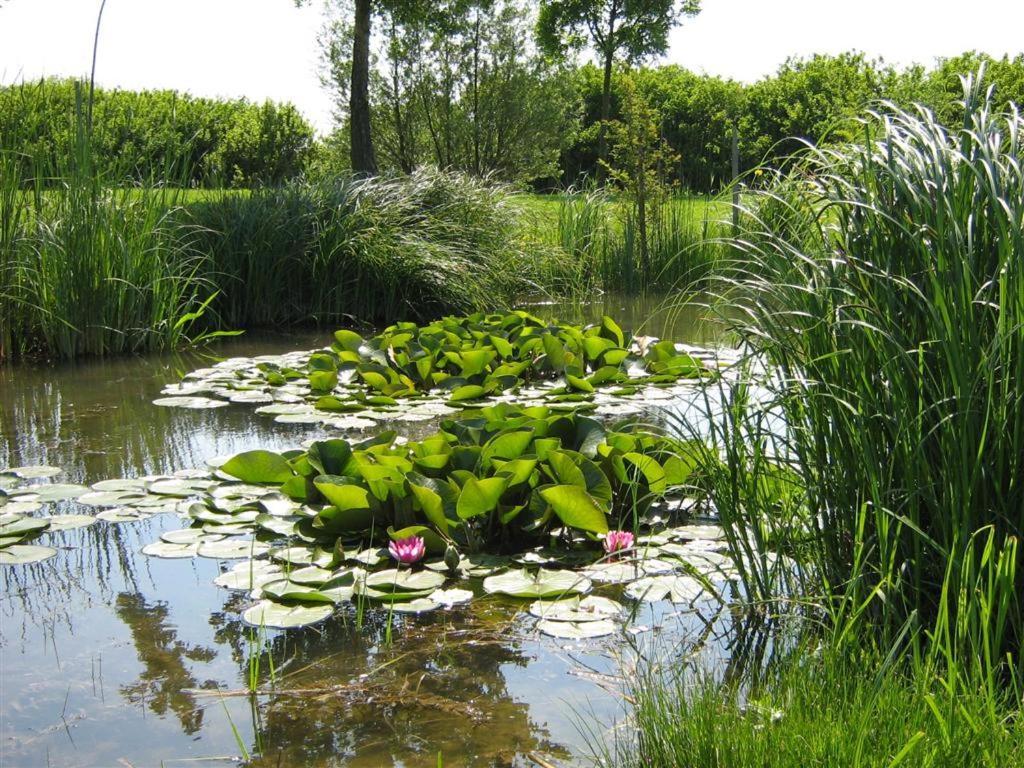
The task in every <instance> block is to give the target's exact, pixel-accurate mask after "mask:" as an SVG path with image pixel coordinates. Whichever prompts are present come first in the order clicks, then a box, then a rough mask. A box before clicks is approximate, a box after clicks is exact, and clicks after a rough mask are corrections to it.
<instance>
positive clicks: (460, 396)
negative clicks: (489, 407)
mask: <svg viewBox="0 0 1024 768" xmlns="http://www.w3.org/2000/svg"><path fill="white" fill-rule="evenodd" d="M485 394H487V391H486V390H485V389H484V388H483V387H481V386H480V385H478V384H463V385H462V386H461V387H456V388H455V389H453V390H452V394H451V396H450V397H449V398H448V399H449V401H450V402H453V403H461V402H463V401H465V400H478V399H479V398H481V397H483V396H484V395H485Z"/></svg>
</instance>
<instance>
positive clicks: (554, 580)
mask: <svg viewBox="0 0 1024 768" xmlns="http://www.w3.org/2000/svg"><path fill="white" fill-rule="evenodd" d="M590 587H591V582H590V579H588V578H586V577H583V576H580V575H579V574H577V573H574V572H572V571H546V570H544V569H543V568H542V569H541V570H539V571H537V573H530V572H529V571H527V570H526V569H525V568H524V569H522V570H518V571H506V572H505V573H499V574H498V575H496V576H488V577H487V578H486V579H484V591H485V592H488V593H490V594H495V593H497V594H502V595H509V596H511V597H529V598H544V597H561V596H569V595H578V594H583V593H585V592H589V591H590Z"/></svg>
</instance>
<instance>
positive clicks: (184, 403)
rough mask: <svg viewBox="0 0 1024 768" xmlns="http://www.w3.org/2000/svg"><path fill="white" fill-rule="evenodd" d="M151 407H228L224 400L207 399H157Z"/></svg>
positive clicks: (197, 408)
mask: <svg viewBox="0 0 1024 768" xmlns="http://www.w3.org/2000/svg"><path fill="white" fill-rule="evenodd" d="M153 405H161V406H164V407H168V408H189V409H193V410H204V409H207V408H224V407H225V406H227V405H229V403H228V402H227V401H226V400H214V399H212V398H209V397H187V396H182V397H158V398H157V399H156V400H154V401H153Z"/></svg>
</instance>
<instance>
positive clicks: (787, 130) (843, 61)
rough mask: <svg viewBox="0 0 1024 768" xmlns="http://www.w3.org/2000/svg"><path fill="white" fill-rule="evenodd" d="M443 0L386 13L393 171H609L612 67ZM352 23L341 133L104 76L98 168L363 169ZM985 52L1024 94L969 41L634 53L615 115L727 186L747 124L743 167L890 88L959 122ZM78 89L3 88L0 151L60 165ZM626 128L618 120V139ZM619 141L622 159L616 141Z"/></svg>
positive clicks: (697, 179)
mask: <svg viewBox="0 0 1024 768" xmlns="http://www.w3.org/2000/svg"><path fill="white" fill-rule="evenodd" d="M431 5H432V7H434V8H435V9H436V13H437V14H438V15H437V16H436V17H430V16H424V15H420V16H411V17H410V16H403V15H402V14H398V13H396V14H393V15H392V14H388V13H383V14H381V15H380V16H379V18H378V23H377V25H376V30H377V31H376V33H375V42H374V45H373V47H372V54H373V55H372V58H371V62H372V67H371V70H370V83H369V94H370V101H371V112H370V114H371V120H372V123H371V126H372V133H373V137H374V144H375V148H376V154H377V160H378V162H379V167H380V169H381V170H383V171H387V172H399V173H410V172H412V171H413V170H415V169H417V168H422V167H437V168H442V169H453V170H458V171H462V172H465V173H468V174H470V175H473V176H478V177H482V176H489V177H493V178H497V179H501V180H504V181H509V182H512V183H517V184H525V185H528V186H530V187H532V188H535V189H542V190H548V189H559V188H565V187H568V186H572V185H577V186H578V185H580V184H582V183H584V182H585V181H586V180H588V179H596V178H598V177H599V175H600V171H601V169H602V166H601V164H600V163H599V162H598V156H599V143H600V127H601V124H602V121H601V114H602V101H603V98H604V95H603V89H604V72H603V65H596V64H583V65H579V66H577V65H574V64H572V63H571V62H570V61H568V60H566V59H564V58H559V57H552V56H550V55H548V54H545V53H544V52H543V51H542V50H541V49H540V48H539V46H537V45H536V44H535V42H534V40H535V37H534V36H533V35H534V30H535V24H536V18H535V16H534V15H533V14H532V13H531V7H532V6H531V3H529V2H528V1H527V0H494V2H486V3H467V2H466V1H465V0H452V2H451V3H450V5H439V4H431ZM381 19H383V23H382V22H381ZM346 24H347V22H346V21H345V18H344V17H343V16H338V17H336V18H334V19H333V20H332V22H331V23H330V25H329V26H328V27H326V28H325V32H324V35H323V41H322V42H323V46H324V54H325V56H324V58H325V70H324V80H325V83H326V84H327V85H328V86H329V87H330V88H331V90H332V93H333V94H334V95H335V101H336V104H337V106H338V109H337V123H336V125H337V128H336V129H335V130H334V131H333V132H332V133H330V134H329V135H328V136H325V137H321V138H319V139H317V138H316V137H315V135H314V131H313V129H312V127H311V126H310V124H309V123H308V122H307V121H306V120H305V119H304V118H303V117H302V115H301V114H300V113H299V111H298V110H297V109H296V108H295V107H294V106H293V105H291V104H275V103H272V102H267V103H265V104H253V103H250V102H247V101H245V100H244V99H237V100H220V99H208V98H199V97H195V96H190V95H188V94H184V93H179V92H175V91H169V90H161V91H141V92H135V91H125V90H105V89H97V91H96V97H95V98H96V100H95V105H94V136H93V138H92V147H93V162H94V163H95V164H96V167H97V170H99V171H101V172H105V171H110V172H114V173H117V174H119V175H121V176H127V177H134V178H137V179H145V178H161V179H170V180H172V181H176V182H182V183H186V184H190V185H194V186H208V187H223V186H228V187H253V186H259V185H267V184H269V185H275V184H279V183H281V182H283V181H286V180H289V179H293V178H296V177H299V176H302V175H308V176H322V175H328V174H332V173H336V172H340V171H347V170H350V168H351V164H350V144H349V135H350V133H349V125H348V113H347V109H348V106H347V105H348V98H349V92H348V83H349V75H350V72H349V69H350V67H351V56H350V45H351V38H350V36H349V35H350V31H348V30H347V28H346ZM981 64H984V65H985V80H986V82H987V84H988V85H989V86H991V87H992V88H994V89H995V93H996V97H997V103H998V104H999V105H1000V106H1003V105H1005V104H1007V103H1008V102H1014V103H1016V104H1024V55H1018V56H1016V57H1014V58H1009V57H1004V58H1002V59H993V58H991V57H989V56H987V55H984V54H977V53H965V54H963V55H961V56H957V57H953V58H949V59H945V60H942V61H940V62H938V63H937V64H936V65H935V66H933V67H924V66H920V65H918V66H912V67H908V68H897V67H893V66H890V65H887V64H885V63H883V62H879V61H874V60H871V59H868V58H866V57H865V56H863V55H862V54H858V53H845V54H841V55H838V56H826V55H820V56H814V57H811V58H808V59H792V60H790V61H787V62H786V63H785V64H783V65H782V66H781V67H780V68H779V70H778V71H777V72H776V73H775V74H774V75H771V76H769V77H765V78H763V79H761V80H759V81H757V82H755V83H753V84H749V85H745V84H742V83H739V82H736V81H733V80H728V79H724V78H720V77H715V76H712V75H706V74H696V73H693V72H690V71H688V70H686V69H683V68H681V67H678V66H675V65H671V64H666V65H662V66H656V67H643V66H631V65H629V64H628V63H622V62H620V63H618V64H616V65H615V68H616V69H615V76H614V78H613V79H612V81H611V89H610V96H609V104H608V114H609V121H611V122H615V121H618V120H620V119H621V118H622V117H623V112H624V99H625V94H627V93H628V94H632V95H631V97H630V98H633V99H639V100H640V101H641V102H643V103H644V104H645V105H646V107H649V111H650V114H651V115H652V116H653V119H654V120H655V122H656V124H657V126H658V132H659V133H660V136H661V138H662V139H663V140H664V142H665V143H666V144H667V147H668V148H669V149H670V150H671V153H672V161H671V163H668V164H665V165H664V168H663V170H664V175H665V179H666V180H667V181H668V182H671V183H673V184H675V185H676V186H678V187H679V188H680V189H683V190H688V191H693V192H698V193H705V192H714V191H717V190H718V189H720V188H721V187H722V186H723V185H724V184H727V183H728V182H729V180H730V178H731V164H730V154H731V142H732V131H733V127H734V126H735V127H736V129H737V131H738V134H739V149H740V170H741V171H747V170H750V169H752V168H755V167H757V166H758V165H760V164H762V163H767V164H769V165H772V164H778V163H780V162H781V161H782V159H783V158H785V157H786V156H787V155H789V154H790V153H792V152H793V151H794V150H795V149H797V148H798V147H799V146H800V141H801V140H804V141H809V142H812V143H819V142H822V141H837V140H843V139H845V138H849V137H850V130H851V129H852V123H851V118H852V117H854V116H856V115H859V114H861V113H862V112H863V110H864V109H865V108H866V107H868V106H869V105H871V104H873V103H877V102H879V101H881V100H891V101H893V102H895V103H897V104H899V105H902V106H908V105H911V104H914V103H919V104H923V105H925V106H927V107H929V108H930V109H932V110H934V111H935V112H936V114H937V115H938V117H939V118H940V119H941V120H942V122H944V123H945V124H946V125H950V126H956V125H957V124H958V123H959V121H960V119H961V118H960V114H961V109H962V108H961V106H960V105H959V101H960V98H961V95H960V94H961V90H960V82H959V76H960V75H961V74H964V73H968V72H973V71H976V70H977V69H978V67H979V65H981ZM82 98H84V91H83V89H82V88H81V87H80V85H79V84H76V82H75V81H73V80H47V81H44V82H40V83H29V84H22V85H12V86H5V87H0V146H2V147H6V148H13V149H15V150H18V152H19V153H20V154H21V155H23V156H24V157H25V158H26V162H28V160H27V158H29V157H31V158H33V162H37V161H38V158H39V157H49V158H52V159H53V163H52V166H53V167H57V166H59V165H60V163H59V162H58V160H60V159H61V158H66V157H69V156H71V155H72V150H73V147H74V145H75V140H76V131H77V130H78V129H79V126H80V121H78V120H77V118H76V110H78V109H81V108H82V107H81V103H80V100H81V99H82ZM76 104H77V105H78V106H76ZM626 111H628V110H626ZM615 135H621V132H616V131H614V130H613V131H611V132H610V133H609V138H610V139H612V138H613V137H614V136H615ZM610 150H611V151H610V157H611V158H614V156H615V147H614V146H612V147H610Z"/></svg>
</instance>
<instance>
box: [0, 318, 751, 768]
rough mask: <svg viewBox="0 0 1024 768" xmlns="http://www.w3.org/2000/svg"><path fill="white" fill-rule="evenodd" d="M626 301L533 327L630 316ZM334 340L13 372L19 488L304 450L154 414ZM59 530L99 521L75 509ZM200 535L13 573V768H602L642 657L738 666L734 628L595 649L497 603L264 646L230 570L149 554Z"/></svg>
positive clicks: (257, 429) (1, 601)
mask: <svg viewBox="0 0 1024 768" xmlns="http://www.w3.org/2000/svg"><path fill="white" fill-rule="evenodd" d="M608 302H610V303H609V305H608V307H607V308H605V307H604V306H597V307H595V306H587V305H583V306H576V307H569V306H547V307H534V308H532V309H533V311H535V312H539V313H544V314H550V315H555V314H557V315H559V316H560V317H563V318H567V319H582V320H586V319H589V318H591V317H593V313H594V312H596V313H597V315H598V316H599V315H600V314H601V312H602V311H611V312H614V313H615V314H617V315H619V316H622V315H623V314H624V313H623V312H622V310H621V307H622V306H623V302H622V301H616V300H615V299H614V298H611V299H608ZM631 306H634V307H636V305H631ZM636 311H637V312H638V313H639V312H649V311H650V307H649V306H640V307H637V308H636ZM574 312H575V313H577V316H576V317H573V313H574ZM626 314H627V316H628V313H626ZM666 318H667V319H666ZM644 331H645V332H646V333H651V334H656V335H661V334H665V335H667V336H669V337H674V338H676V339H678V340H682V341H689V342H693V343H701V344H704V343H708V342H709V341H713V340H714V333H715V332H714V328H713V326H711V325H709V324H708V323H706V322H703V321H701V320H700V319H699V318H698V317H697V316H696V315H694V314H692V313H691V314H687V313H683V314H679V313H676V314H674V315H671V316H669V315H665V316H663V319H662V320H661V325H660V326H659V327H656V328H649V327H648V328H645V329H644ZM328 341H329V334H325V333H308V332H302V333H293V334H287V335H267V334H263V335H253V336H245V337H241V338H239V339H235V340H231V341H227V342H224V343H222V344H219V345H218V346H217V347H215V348H212V349H210V350H207V351H205V352H203V353H195V352H190V353H187V354H180V355H162V356H151V357H145V358H124V359H117V360H111V361H100V362H89V363H84V364H78V365H62V366H21V367H15V368H7V369H0V432H2V438H0V469H2V468H3V467H7V466H17V465H30V464H47V465H54V466H57V467H60V468H62V469H63V473H62V474H61V475H59V476H58V477H56V478H54V481H55V482H61V483H81V484H86V485H88V484H92V483H95V482H98V481H101V480H106V479H110V478H123V477H129V478H130V477H140V476H144V475H156V474H169V473H171V472H174V471H175V470H180V469H183V468H189V467H202V466H204V462H205V460H206V459H208V458H209V457H212V456H218V455H230V454H234V453H237V452H240V451H244V450H248V449H252V448H256V447H259V448H266V449H270V450H283V449H285V448H287V447H291V446H295V445H297V444H299V443H301V442H302V441H304V440H308V439H311V438H314V437H317V436H318V435H319V434H320V431H321V430H320V427H318V426H316V425H309V424H281V423H277V422H275V421H273V420H271V419H267V418H259V417H257V416H254V414H253V412H252V409H251V408H248V407H246V406H243V405H238V406H231V407H225V408H218V409H215V410H202V411H193V410H183V409H177V408H161V407H158V406H156V405H153V403H152V401H153V400H154V398H157V397H159V394H160V391H161V389H162V388H163V387H164V386H165V385H166V384H168V383H170V382H174V381H177V380H179V379H180V378H181V377H182V375H184V374H185V373H187V372H188V371H191V370H193V369H195V368H199V367H202V366H204V365H209V364H210V356H211V355H216V356H217V357H231V356H238V355H245V356H255V355H262V354H279V353H283V352H286V351H289V350H297V349H312V348H316V347H319V346H323V345H324V344H326V343H327V342H328ZM413 427H414V428H416V429H420V428H422V427H421V425H419V424H416V425H413ZM47 511H48V512H49V513H52V514H81V513H85V514H95V513H96V511H97V510H96V509H95V508H88V507H85V506H83V505H82V504H79V503H77V502H75V501H63V502H58V503H56V504H55V505H53V506H52V507H50V508H49V509H48V510H47ZM184 524H187V523H184ZM182 526H183V523H182V520H181V519H180V518H179V516H178V515H176V514H155V515H153V516H150V517H147V518H145V519H140V520H137V521H133V522H124V523H118V524H113V523H106V522H100V523H97V524H95V525H91V526H89V527H87V528H81V529H75V530H67V531H62V532H59V533H51V534H47V535H46V541H45V542H44V543H46V544H47V545H49V546H53V547H55V548H57V550H58V554H57V555H56V556H55V557H52V558H50V559H48V560H45V561H42V562H38V563H34V564H28V565H18V566H0V579H2V581H3V594H2V596H0V657H2V663H0V689H2V721H0V739H2V741H0V744H2V747H0V749H2V753H3V763H4V765H9V766H19V765H25V766H35V765H51V764H52V765H63V766H95V765H111V766H113V765H123V766H144V765H167V766H174V765H192V764H203V765H218V764H234V763H237V762H238V761H239V760H243V761H244V760H248V761H249V763H250V764H252V765H275V766H276V765H324V766H328V765H331V766H333V765H344V766H380V765H396V766H418V765H431V766H434V765H444V766H535V765H540V766H546V765H575V764H586V763H587V756H588V754H590V752H589V750H588V744H594V743H600V742H602V741H605V740H607V739H609V738H610V737H611V734H612V733H613V730H612V729H613V728H614V726H615V723H616V721H617V720H621V718H622V716H623V713H624V710H623V699H622V687H623V686H622V679H621V675H622V672H623V669H624V668H626V669H627V670H628V666H629V664H630V663H632V662H631V660H632V659H634V658H635V656H636V653H637V652H639V651H640V650H642V649H643V648H645V647H646V648H652V647H654V646H659V647H661V648H668V649H670V651H669V652H670V653H672V654H676V655H678V656H679V657H680V658H683V657H688V656H690V655H691V654H701V655H705V656H707V657H708V658H710V659H727V658H728V650H727V647H726V643H727V642H728V640H727V638H728V636H729V631H728V629H729V626H730V622H731V621H732V619H731V618H730V616H729V615H728V612H722V614H721V615H720V616H719V617H718V618H716V619H714V620H712V621H711V622H710V624H709V623H708V622H707V617H700V616H697V615H695V614H694V613H692V612H686V611H680V610H678V606H676V605H673V604H672V603H670V602H667V601H664V602H653V603H648V602H644V603H638V604H636V607H635V614H634V615H633V616H632V617H631V621H630V623H629V627H628V629H627V630H626V631H623V632H619V633H616V634H615V635H612V636H608V637H603V638H598V639H590V640H580V641H567V640H564V639H558V638H553V637H547V636H544V635H542V634H540V633H539V632H537V630H536V619H534V618H533V617H531V616H529V615H528V614H527V612H526V610H525V606H526V604H524V603H523V602H522V601H516V600H513V599H510V598H502V597H500V596H496V595H490V596H486V597H484V598H482V599H478V600H475V601H474V602H473V603H472V604H471V605H470V606H464V607H459V606H456V607H454V608H452V609H451V610H447V611H437V612H434V613H430V614H424V615H421V616H419V615H418V616H411V615H410V616H398V615H395V616H394V617H390V616H389V615H388V613H387V612H386V611H383V610H380V609H371V610H368V611H366V613H365V615H363V614H362V613H361V612H360V613H359V614H358V615H357V614H356V613H355V612H354V611H345V610H342V611H339V612H338V613H336V614H335V615H334V616H332V617H331V619H329V620H328V621H327V622H325V623H322V624H319V625H317V626H314V627H308V628H304V629H299V630H289V631H275V630H262V631H256V630H254V629H253V628H251V627H248V626H246V625H245V624H243V622H242V621H241V619H240V612H241V610H242V609H243V608H244V607H245V606H246V604H248V603H249V602H251V601H249V600H248V597H247V595H245V594H244V593H238V592H228V591H225V590H223V589H220V588H219V587H217V586H216V585H214V583H213V582H214V579H215V578H216V577H217V576H218V575H219V574H221V573H222V571H223V567H222V565H221V564H220V563H218V561H217V560H214V559H206V558H194V559H184V560H164V559H158V558H150V557H146V556H145V555H143V554H141V550H142V548H143V547H144V546H145V545H146V544H148V543H150V542H153V541H155V540H157V539H158V538H159V536H160V534H161V533H162V532H164V531H167V530H171V529H177V528H181V527H182ZM250 684H252V686H253V687H255V688H256V689H257V690H258V693H257V694H256V695H250V691H249V688H250Z"/></svg>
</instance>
